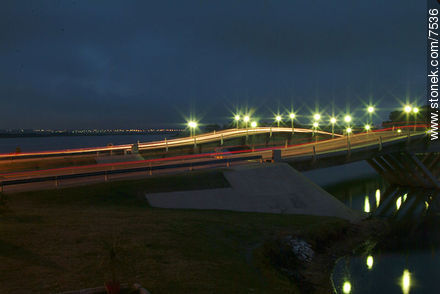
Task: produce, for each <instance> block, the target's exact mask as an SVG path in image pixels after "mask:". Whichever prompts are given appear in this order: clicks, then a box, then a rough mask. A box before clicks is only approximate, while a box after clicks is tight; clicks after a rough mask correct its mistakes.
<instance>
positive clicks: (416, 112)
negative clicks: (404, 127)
mask: <svg viewBox="0 0 440 294" xmlns="http://www.w3.org/2000/svg"><path fill="white" fill-rule="evenodd" d="M412 111H413V113H414V132H415V131H416V123H417V114H418V113H419V108H418V107H414V108H413V110H412Z"/></svg>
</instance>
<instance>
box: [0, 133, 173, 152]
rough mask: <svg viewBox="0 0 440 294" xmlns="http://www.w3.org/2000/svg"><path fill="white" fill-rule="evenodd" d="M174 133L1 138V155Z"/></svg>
mask: <svg viewBox="0 0 440 294" xmlns="http://www.w3.org/2000/svg"><path fill="white" fill-rule="evenodd" d="M172 136H174V134H173V133H168V134H151V135H150V134H148V135H105V136H53V137H19V138H0V153H12V152H15V149H16V148H17V147H20V149H21V152H33V151H46V150H60V149H75V148H86V147H100V146H107V145H108V144H109V143H112V144H114V145H121V144H134V143H136V142H137V141H139V142H151V141H157V140H163V139H164V138H172Z"/></svg>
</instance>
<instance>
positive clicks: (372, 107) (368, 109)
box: [367, 106, 374, 114]
mask: <svg viewBox="0 0 440 294" xmlns="http://www.w3.org/2000/svg"><path fill="white" fill-rule="evenodd" d="M367 111H368V113H370V114H372V113H373V112H374V106H368V108H367Z"/></svg>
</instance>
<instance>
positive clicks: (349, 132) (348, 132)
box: [345, 128, 353, 136]
mask: <svg viewBox="0 0 440 294" xmlns="http://www.w3.org/2000/svg"><path fill="white" fill-rule="evenodd" d="M345 131H346V132H347V136H348V135H349V134H351V132H352V131H353V130H352V129H351V128H347V129H346V130H345Z"/></svg>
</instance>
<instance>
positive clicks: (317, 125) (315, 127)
mask: <svg viewBox="0 0 440 294" xmlns="http://www.w3.org/2000/svg"><path fill="white" fill-rule="evenodd" d="M318 127H319V123H318V122H317V121H315V122H313V136H315V131H316V129H317V128H318Z"/></svg>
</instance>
